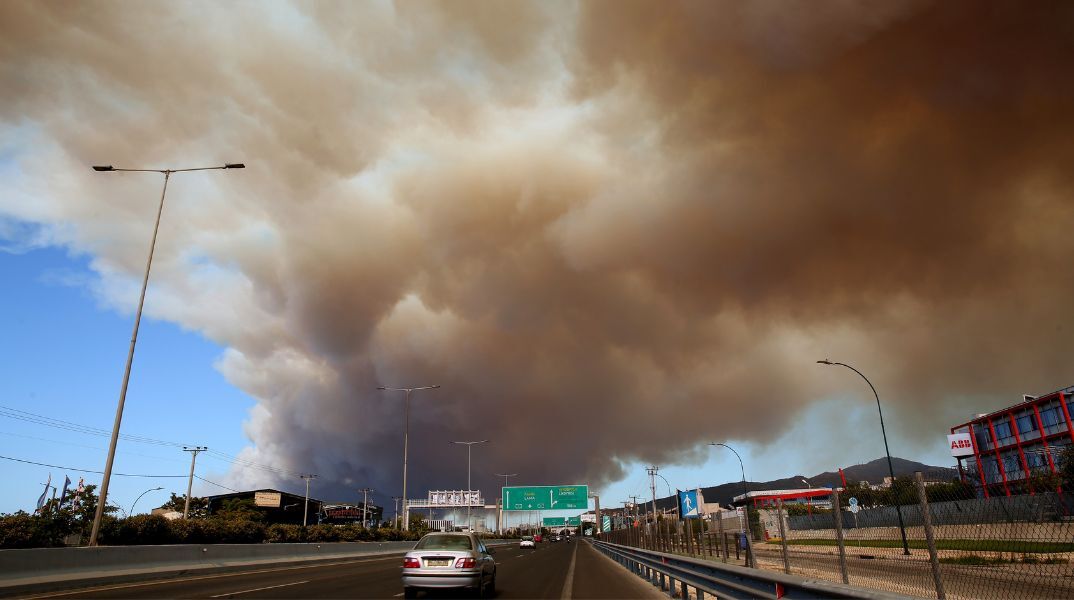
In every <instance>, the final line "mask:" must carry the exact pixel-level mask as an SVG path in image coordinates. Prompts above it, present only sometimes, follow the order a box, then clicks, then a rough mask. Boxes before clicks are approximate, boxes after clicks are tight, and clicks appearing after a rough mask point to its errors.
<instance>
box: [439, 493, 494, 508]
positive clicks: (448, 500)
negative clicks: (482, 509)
mask: <svg viewBox="0 0 1074 600" xmlns="http://www.w3.org/2000/svg"><path fill="white" fill-rule="evenodd" d="M429 505H430V506H484V505H485V501H484V500H483V499H482V498H481V492H480V491H479V490H430V491H429Z"/></svg>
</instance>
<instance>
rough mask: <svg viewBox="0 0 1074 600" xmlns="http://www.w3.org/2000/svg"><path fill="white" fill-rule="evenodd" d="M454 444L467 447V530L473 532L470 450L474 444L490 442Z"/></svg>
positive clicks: (479, 442)
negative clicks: (471, 521) (471, 520)
mask: <svg viewBox="0 0 1074 600" xmlns="http://www.w3.org/2000/svg"><path fill="white" fill-rule="evenodd" d="M451 443H452V444H465V445H466V528H467V529H469V530H470V531H473V530H474V528H473V524H472V523H470V504H471V502H470V492H471V491H473V490H471V489H470V449H471V448H473V447H474V444H486V443H488V440H477V441H476V442H451Z"/></svg>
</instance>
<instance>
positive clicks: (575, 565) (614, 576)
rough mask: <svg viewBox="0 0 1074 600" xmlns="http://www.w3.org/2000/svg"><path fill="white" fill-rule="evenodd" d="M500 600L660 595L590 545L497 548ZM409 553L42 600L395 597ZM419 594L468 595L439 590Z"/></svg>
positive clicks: (62, 594)
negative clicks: (404, 558) (525, 548)
mask: <svg viewBox="0 0 1074 600" xmlns="http://www.w3.org/2000/svg"><path fill="white" fill-rule="evenodd" d="M495 556H496V564H497V567H496V569H497V576H496V595H495V597H496V598H657V597H661V596H660V594H659V593H658V592H657V591H656V589H655V588H653V587H652V586H650V585H648V584H646V583H645V582H643V581H642V580H641V579H639V578H637V577H635V576H633V575H631V574H630V573H628V572H627V571H626V570H625V569H623V568H622V567H620V566H619V565H617V564H616V563H614V562H612V561H611V560H609V559H608V558H606V557H604V556H603V555H601V554H600V553H599V552H597V550H596V549H594V548H593V547H592V546H591V545H590V544H589V543H587V542H584V541H575V542H571V543H569V544H568V543H565V542H558V543H549V542H545V543H541V544H538V548H537V549H536V550H529V549H527V550H521V549H519V548H518V547H517V546H514V545H511V546H504V547H500V548H498V549H496V554H495ZM401 568H402V554H399V555H395V556H388V557H376V558H362V559H354V560H348V561H341V562H338V563H331V564H321V565H310V566H304V567H293V566H292V567H283V568H269V569H261V570H258V571H255V572H248V573H228V574H221V575H208V576H192V577H181V578H173V579H162V580H160V581H151V582H141V583H132V584H118V585H113V586H100V587H94V588H87V589H82V590H77V591H71V592H58V593H51V594H43V595H39V596H35V597H36V598H241V599H248V598H249V599H253V598H396V597H400V598H401V597H402V595H403V588H402V584H401V583H400V574H401ZM419 597H455V598H458V597H464V596H463V595H462V594H450V593H435V594H431V595H429V594H424V593H423V594H421V595H420V596H419Z"/></svg>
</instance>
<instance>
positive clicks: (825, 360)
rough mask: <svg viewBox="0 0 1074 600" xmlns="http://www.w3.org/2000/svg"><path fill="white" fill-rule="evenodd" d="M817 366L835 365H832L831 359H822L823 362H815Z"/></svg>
mask: <svg viewBox="0 0 1074 600" xmlns="http://www.w3.org/2000/svg"><path fill="white" fill-rule="evenodd" d="M817 364H818V365H834V364H835V363H833V362H832V361H831V359H828V358H825V359H823V360H818V361H817Z"/></svg>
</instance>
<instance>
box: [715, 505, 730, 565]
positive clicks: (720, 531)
mask: <svg viewBox="0 0 1074 600" xmlns="http://www.w3.org/2000/svg"><path fill="white" fill-rule="evenodd" d="M716 530H717V532H718V533H717V535H719V536H720V537H719V538H717V542H718V543H719V544H720V545H719V547H718V548H719V550H720V556H721V557H722V558H723V559H724V561H726V560H727V551H726V548H727V543H726V542H727V540H725V539H723V513H722V512H717V513H716Z"/></svg>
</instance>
